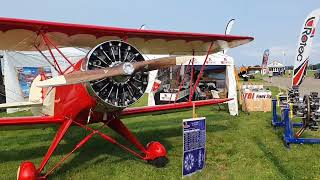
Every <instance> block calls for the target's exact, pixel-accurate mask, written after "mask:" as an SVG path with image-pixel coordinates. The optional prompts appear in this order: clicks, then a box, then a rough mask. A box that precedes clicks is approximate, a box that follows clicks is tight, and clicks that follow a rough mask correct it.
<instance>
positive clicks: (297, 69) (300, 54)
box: [292, 9, 320, 86]
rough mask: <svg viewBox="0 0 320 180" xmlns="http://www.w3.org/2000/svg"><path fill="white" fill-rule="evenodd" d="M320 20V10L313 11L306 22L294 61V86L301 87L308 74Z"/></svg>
mask: <svg viewBox="0 0 320 180" xmlns="http://www.w3.org/2000/svg"><path fill="white" fill-rule="evenodd" d="M319 18H320V9H316V10H314V11H312V12H311V13H310V14H309V15H308V16H307V18H306V20H305V21H304V23H303V25H302V30H301V33H300V36H299V37H300V38H299V40H298V48H297V52H296V56H295V60H294V69H293V76H292V85H293V86H299V85H300V84H301V83H302V81H303V78H304V76H305V74H306V72H307V68H308V63H309V55H310V51H311V48H312V40H313V37H314V35H315V32H316V26H317V24H318V21H319Z"/></svg>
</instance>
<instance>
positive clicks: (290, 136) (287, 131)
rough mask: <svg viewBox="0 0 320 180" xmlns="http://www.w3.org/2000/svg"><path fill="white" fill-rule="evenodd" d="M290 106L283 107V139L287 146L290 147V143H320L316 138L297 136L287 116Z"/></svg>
mask: <svg viewBox="0 0 320 180" xmlns="http://www.w3.org/2000/svg"><path fill="white" fill-rule="evenodd" d="M289 112H290V108H289V107H285V108H284V110H283V114H282V115H283V118H284V121H283V122H284V134H283V141H284V145H285V146H286V147H287V148H290V144H320V139H318V138H297V137H296V136H295V134H294V131H293V126H292V123H291V120H290V117H289Z"/></svg>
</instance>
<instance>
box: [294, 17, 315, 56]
mask: <svg viewBox="0 0 320 180" xmlns="http://www.w3.org/2000/svg"><path fill="white" fill-rule="evenodd" d="M314 21H315V17H311V18H309V19H308V20H307V21H306V23H305V26H304V28H303V29H304V31H303V32H302V36H301V39H300V43H299V48H298V55H297V61H299V62H300V61H302V60H303V52H304V51H305V47H306V46H307V42H308V40H309V38H312V37H314V33H315V30H316V28H314V27H313V25H314Z"/></svg>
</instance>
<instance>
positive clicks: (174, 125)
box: [0, 88, 320, 179]
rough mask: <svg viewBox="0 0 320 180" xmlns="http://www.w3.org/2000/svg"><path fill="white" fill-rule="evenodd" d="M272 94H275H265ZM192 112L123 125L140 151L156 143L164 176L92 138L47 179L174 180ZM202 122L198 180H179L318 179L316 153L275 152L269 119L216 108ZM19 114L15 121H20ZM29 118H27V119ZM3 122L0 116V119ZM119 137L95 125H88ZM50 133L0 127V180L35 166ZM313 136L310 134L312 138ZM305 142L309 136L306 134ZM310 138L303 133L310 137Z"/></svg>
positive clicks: (71, 140)
mask: <svg viewBox="0 0 320 180" xmlns="http://www.w3.org/2000/svg"><path fill="white" fill-rule="evenodd" d="M271 90H272V91H274V92H275V91H276V88H272V89H271ZM191 113H192V112H191V111H184V112H176V113H170V114H162V115H154V116H151V115H150V116H141V117H135V118H126V119H123V120H124V123H125V124H126V125H128V127H129V128H130V129H131V130H132V131H133V133H134V134H135V135H136V136H137V137H138V138H139V139H140V140H141V142H142V143H143V144H147V143H148V142H150V141H153V140H155V141H160V142H161V143H163V144H164V146H165V147H166V148H167V151H168V157H169V158H170V162H169V164H168V165H167V166H166V167H165V168H155V167H153V166H151V165H149V164H147V163H145V162H143V161H141V160H140V159H137V158H135V157H134V156H132V155H130V154H128V153H126V152H124V151H123V150H121V149H119V148H118V147H116V146H114V145H112V144H110V143H107V142H105V141H103V140H102V139H100V138H99V137H95V138H93V139H91V140H90V141H89V142H88V143H87V144H86V145H85V146H84V147H83V148H82V149H80V151H77V152H76V153H74V154H73V155H72V156H71V157H70V159H68V160H67V161H66V162H65V163H64V164H63V165H62V166H61V167H59V168H58V169H57V170H56V171H54V173H53V174H52V175H51V176H50V179H180V178H181V168H182V165H181V164H182V162H181V161H182V145H183V144H182V128H181V125H182V123H181V122H182V119H184V118H190V116H191ZM197 113H198V115H199V116H206V117H207V159H206V168H205V170H204V171H203V172H200V173H198V174H195V175H194V176H192V177H190V178H186V179H319V178H320V175H319V173H318V170H319V168H320V161H319V159H318V158H319V157H320V146H319V145H293V146H292V147H291V149H290V150H288V149H286V148H285V147H284V146H283V144H282V140H281V137H282V130H281V129H278V130H276V131H275V130H273V128H272V127H271V126H270V121H271V113H260V112H256V113H250V115H248V114H245V113H241V114H240V115H239V116H238V117H232V116H230V115H229V114H228V113H227V112H225V111H218V108H217V107H216V106H215V107H202V108H199V109H197ZM24 114H25V113H19V115H24ZM27 114H28V113H27ZM0 116H3V114H0ZM92 127H94V128H97V129H102V131H103V132H106V133H108V134H111V135H112V136H113V137H115V138H116V139H118V140H120V141H121V142H123V143H125V142H124V141H123V140H122V139H121V138H120V137H119V136H117V135H116V134H115V133H113V132H112V131H111V130H109V129H107V128H101V125H100V124H97V125H92ZM56 129H57V127H46V126H33V127H27V128H26V127H1V129H0V138H1V140H0V179H15V178H16V171H17V168H18V166H19V164H20V163H21V161H24V160H31V161H32V162H34V163H35V164H36V165H38V164H39V163H40V161H41V159H42V157H43V155H44V154H45V153H46V151H47V148H48V146H49V145H50V143H51V140H52V138H53V136H54V134H55V132H56ZM314 134H317V133H313V135H314ZM85 135H86V132H84V131H82V130H81V129H79V128H78V127H72V129H71V131H69V133H68V134H67V136H66V137H65V139H64V140H63V141H62V142H61V144H60V146H59V147H58V149H57V151H56V152H55V154H54V156H53V157H52V159H51V161H50V163H49V164H48V166H47V167H51V166H52V165H53V164H54V163H56V162H58V160H60V158H62V157H63V156H64V155H66V154H67V153H68V152H69V151H70V150H71V149H72V148H73V147H74V145H75V144H76V143H77V142H78V141H79V140H80V139H81V138H82V137H84V136H85ZM306 135H308V134H306ZM309 135H310V133H309Z"/></svg>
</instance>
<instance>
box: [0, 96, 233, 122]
mask: <svg viewBox="0 0 320 180" xmlns="http://www.w3.org/2000/svg"><path fill="white" fill-rule="evenodd" d="M229 100H231V99H211V100H202V101H191V102H182V103H174V104H165V105H157V106H144V107H134V108H126V109H125V110H123V111H122V113H121V116H122V117H123V116H134V115H141V114H152V113H157V112H165V111H170V110H179V109H188V108H192V107H193V104H194V106H195V107H200V106H207V105H214V104H220V103H223V102H227V101H229ZM63 121H64V120H63V119H59V118H56V117H54V116H29V117H4V118H0V126H19V125H36V124H59V123H63Z"/></svg>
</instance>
